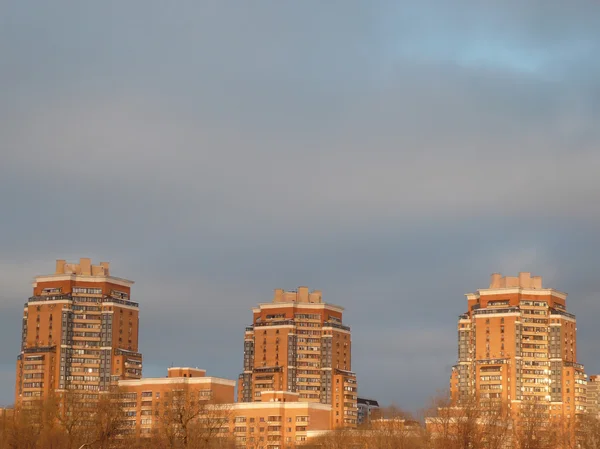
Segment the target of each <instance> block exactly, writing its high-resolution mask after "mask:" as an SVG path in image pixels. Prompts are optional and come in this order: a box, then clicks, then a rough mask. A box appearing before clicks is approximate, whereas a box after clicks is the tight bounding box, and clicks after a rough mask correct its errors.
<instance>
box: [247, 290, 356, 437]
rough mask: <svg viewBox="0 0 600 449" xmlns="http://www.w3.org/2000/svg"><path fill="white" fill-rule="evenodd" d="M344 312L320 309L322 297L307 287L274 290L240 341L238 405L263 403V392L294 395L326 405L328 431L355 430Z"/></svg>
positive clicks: (327, 306)
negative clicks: (329, 419) (329, 411)
mask: <svg viewBox="0 0 600 449" xmlns="http://www.w3.org/2000/svg"><path fill="white" fill-rule="evenodd" d="M343 310H344V309H343V308H342V307H340V306H336V305H333V304H326V303H324V302H323V298H322V294H321V292H320V291H313V292H309V290H308V287H299V288H298V291H291V292H288V291H283V290H280V289H277V290H275V295H274V297H273V301H272V302H270V303H264V304H259V306H258V307H256V308H254V309H253V310H252V312H253V315H254V317H253V323H252V325H251V326H249V327H246V332H245V335H244V372H243V373H242V374H240V377H239V382H238V401H239V402H256V401H261V394H262V393H263V392H265V391H289V392H293V393H298V395H299V401H305V402H319V403H322V404H330V405H331V407H332V426H334V427H342V426H343V427H355V426H356V419H357V404H356V398H357V388H356V375H355V374H354V373H353V372H352V371H351V369H352V364H351V362H352V359H351V352H352V351H351V348H352V341H351V335H350V327H349V326H346V325H344V324H343V323H342V313H343Z"/></svg>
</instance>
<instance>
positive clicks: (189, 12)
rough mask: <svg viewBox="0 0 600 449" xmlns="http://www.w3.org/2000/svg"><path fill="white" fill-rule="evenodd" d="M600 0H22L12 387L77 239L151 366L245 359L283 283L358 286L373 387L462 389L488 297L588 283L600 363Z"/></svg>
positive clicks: (5, 315)
mask: <svg viewBox="0 0 600 449" xmlns="http://www.w3.org/2000/svg"><path fill="white" fill-rule="evenodd" d="M599 17H600V3H598V2H597V1H593V0H589V1H584V0H574V1H571V2H564V1H555V0H547V1H541V0H537V1H534V0H523V1H512V0H507V1H503V2H481V1H467V0H456V1H454V2H443V1H429V0H424V1H419V2H406V1H399V0H398V1H377V0H370V1H368V2H366V1H358V0H356V1H355V0H331V1H322V0H320V1H317V0H306V1H301V2H294V1H280V0H278V1H275V0H271V1H267V0H264V1H263V0H256V1H253V2H240V1H229V0H218V1H217V0H215V1H208V0H206V1H184V0H182V1H178V2H170V3H169V5H168V6H167V5H166V4H165V2H159V1H134V0H129V1H110V0H107V1H104V2H95V3H89V2H67V1H61V0H55V1H53V2H9V1H1V0H0V205H1V206H2V210H1V212H0V230H1V232H0V341H1V342H2V344H1V345H0V404H10V403H11V402H12V400H13V397H14V396H13V395H14V378H15V377H14V376H15V361H16V356H17V355H18V351H19V341H20V323H21V314H22V306H23V303H24V302H25V301H26V299H27V298H28V297H29V296H30V295H31V281H32V279H33V277H34V276H36V275H42V274H49V273H52V272H53V270H54V261H55V260H56V259H68V260H70V261H77V260H78V259H79V258H80V257H90V258H92V260H93V261H94V262H95V263H97V262H100V261H110V262H111V272H112V274H113V275H115V276H118V277H123V278H128V279H133V280H134V281H135V282H136V283H135V285H134V289H133V291H132V299H134V300H136V301H138V302H139V303H140V308H141V312H140V326H141V330H140V339H141V346H140V350H141V352H142V353H143V355H144V376H164V375H165V374H166V369H167V367H168V366H171V364H174V365H178V366H198V367H201V368H204V369H206V370H207V374H208V375H214V376H221V377H226V378H231V379H236V378H237V375H238V374H239V372H240V371H241V370H242V363H243V334H244V327H245V326H246V325H248V324H250V323H251V320H252V313H251V309H252V307H253V306H255V305H257V304H258V303H261V302H269V301H271V299H272V295H273V289H275V288H284V289H287V290H293V289H296V288H297V287H298V286H308V287H309V288H311V289H317V290H322V291H323V296H324V300H325V301H326V302H331V303H333V304H339V305H342V306H343V307H345V314H344V322H345V323H346V324H348V325H350V326H351V327H352V346H353V350H352V368H353V370H354V371H356V373H357V376H358V389H359V395H360V396H365V397H371V398H374V399H379V400H380V402H381V403H383V404H391V403H393V404H395V405H397V406H399V407H402V408H405V409H408V410H413V411H414V410H418V409H419V408H421V407H424V406H426V405H427V404H428V402H429V400H430V398H431V397H433V396H436V395H437V394H438V393H439V392H440V391H442V390H444V389H446V388H447V387H448V381H449V374H450V369H451V366H452V365H453V364H454V363H455V361H456V358H457V343H456V320H457V317H458V315H459V314H460V313H463V312H465V311H466V299H465V297H464V294H465V293H468V292H471V291H475V290H476V289H478V288H486V287H487V286H488V285H489V276H490V274H491V273H493V272H501V273H503V274H505V275H516V274H517V273H518V272H519V271H530V272H532V273H533V274H534V275H540V276H542V277H543V279H544V286H547V287H553V288H556V289H558V290H561V291H566V292H568V293H569V299H568V301H567V306H568V309H569V311H571V312H573V313H575V314H577V316H578V358H579V361H580V362H581V363H584V364H585V365H586V370H587V372H588V373H589V374H593V373H599V372H600V346H598V345H597V342H598V340H599V339H600V327H599V326H597V323H596V321H597V318H598V317H599V316H600V279H599V276H598V268H599V267H600V231H599V229H600V228H599V225H600V202H599V200H600V180H599V175H600V126H598V124H599V123H600V81H599V80H600V58H598V54H600V31H599V30H600V24H599V23H598V22H599Z"/></svg>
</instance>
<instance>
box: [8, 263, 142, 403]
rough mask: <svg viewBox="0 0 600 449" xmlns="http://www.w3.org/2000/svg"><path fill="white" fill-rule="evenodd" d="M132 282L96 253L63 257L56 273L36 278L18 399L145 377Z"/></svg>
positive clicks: (92, 391) (90, 390)
mask: <svg viewBox="0 0 600 449" xmlns="http://www.w3.org/2000/svg"><path fill="white" fill-rule="evenodd" d="M132 284H133V281H128V280H126V279H121V278H118V277H114V276H111V275H110V267H109V264H108V262H102V263H100V265H92V263H91V260H90V259H80V261H79V263H67V262H66V261H64V260H57V261H56V271H55V273H54V274H51V275H46V276H38V277H36V278H35V281H34V282H33V296H32V297H31V298H29V299H28V301H27V302H26V303H25V308H24V310H23V329H22V340H21V353H20V354H19V356H18V357H17V375H16V379H17V381H16V401H15V403H16V404H17V405H20V404H22V403H24V402H26V401H28V400H35V399H43V398H45V397H47V396H48V395H49V394H50V393H54V392H60V391H64V390H79V391H80V392H85V394H86V395H88V398H90V399H91V398H92V396H93V395H97V394H98V393H100V392H104V391H108V390H109V387H110V386H111V384H116V382H117V381H118V380H120V379H139V378H141V376H142V355H141V354H140V353H138V328H139V318H138V314H139V307H138V303H136V302H133V301H132V300H131V286H132Z"/></svg>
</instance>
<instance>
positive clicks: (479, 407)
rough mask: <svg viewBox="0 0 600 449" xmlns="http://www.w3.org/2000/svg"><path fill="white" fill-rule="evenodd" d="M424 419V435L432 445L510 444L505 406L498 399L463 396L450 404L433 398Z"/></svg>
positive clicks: (492, 448) (454, 448) (451, 448)
mask: <svg viewBox="0 0 600 449" xmlns="http://www.w3.org/2000/svg"><path fill="white" fill-rule="evenodd" d="M434 403H435V404H436V405H437V408H436V409H435V410H432V415H433V416H430V417H428V418H427V419H426V425H427V431H428V435H427V438H428V440H429V444H430V446H431V447H432V448H434V449H480V448H481V449H484V448H485V449H504V448H507V447H510V444H511V437H512V435H511V429H512V419H511V414H510V410H509V407H508V406H507V405H506V404H504V403H502V402H499V401H481V400H478V399H477V398H475V397H473V398H463V399H462V400H461V401H460V403H458V404H456V405H451V404H450V402H449V401H445V400H440V399H438V400H436V401H434Z"/></svg>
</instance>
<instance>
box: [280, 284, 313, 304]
mask: <svg viewBox="0 0 600 449" xmlns="http://www.w3.org/2000/svg"><path fill="white" fill-rule="evenodd" d="M322 302H323V293H322V292H321V291H320V290H313V291H312V292H311V291H309V290H308V287H298V290H296V291H285V290H283V289H282V288H276V289H275V293H274V295H273V303H300V304H321V303H322Z"/></svg>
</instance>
